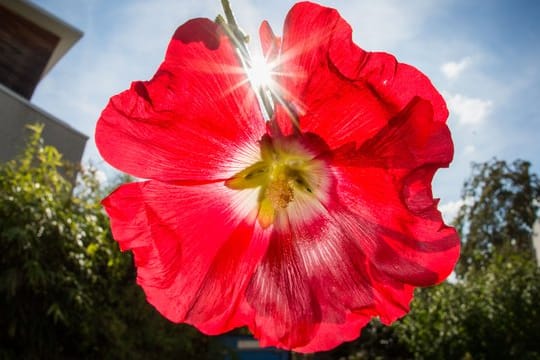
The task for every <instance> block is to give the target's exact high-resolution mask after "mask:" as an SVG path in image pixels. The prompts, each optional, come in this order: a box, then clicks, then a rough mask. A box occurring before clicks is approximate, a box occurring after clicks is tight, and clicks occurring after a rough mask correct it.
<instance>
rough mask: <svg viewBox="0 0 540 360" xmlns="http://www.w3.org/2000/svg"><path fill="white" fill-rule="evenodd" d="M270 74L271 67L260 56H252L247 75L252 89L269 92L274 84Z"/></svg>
mask: <svg viewBox="0 0 540 360" xmlns="http://www.w3.org/2000/svg"><path fill="white" fill-rule="evenodd" d="M272 72H273V69H272V66H271V65H270V64H269V63H268V62H267V61H266V59H265V58H264V57H263V56H262V55H259V54H255V55H253V56H252V58H251V61H250V64H249V67H248V69H247V73H248V77H249V81H250V82H251V85H252V86H253V88H255V89H257V90H259V89H264V90H271V89H272V88H273V87H274V83H275V82H274V80H273V79H272Z"/></svg>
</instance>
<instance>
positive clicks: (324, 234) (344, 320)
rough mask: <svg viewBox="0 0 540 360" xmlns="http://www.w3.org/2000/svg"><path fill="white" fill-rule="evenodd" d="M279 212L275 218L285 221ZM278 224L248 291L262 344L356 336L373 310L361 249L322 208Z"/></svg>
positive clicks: (320, 343)
mask: <svg viewBox="0 0 540 360" xmlns="http://www.w3.org/2000/svg"><path fill="white" fill-rule="evenodd" d="M283 216H286V215H282V217H281V219H279V220H278V223H283V222H285V223H287V222H288V220H287V218H284V217H283ZM282 225H283V224H282ZM280 228H282V226H277V227H276V230H274V232H273V234H272V237H271V239H270V244H269V247H268V251H267V253H266V255H265V257H264V258H263V260H262V262H261V264H260V266H259V267H258V268H257V270H256V272H255V275H254V277H253V279H252V281H251V283H250V286H249V288H248V291H247V293H246V301H247V303H248V304H249V306H250V307H251V308H253V310H254V313H255V320H254V323H253V324H252V325H251V326H250V327H251V329H252V331H253V332H254V334H255V335H256V336H257V337H258V338H260V341H261V344H262V345H265V346H267V345H275V346H279V347H284V348H288V349H294V350H295V351H319V350H327V349H329V348H330V347H333V346H336V345H338V344H339V343H341V342H343V341H347V340H352V339H354V338H356V337H358V335H359V333H360V329H361V328H362V326H364V325H365V323H366V322H367V321H369V318H370V317H371V316H373V315H374V314H375V309H374V307H375V296H374V294H373V289H372V285H371V280H370V279H369V276H368V273H367V269H368V261H367V259H366V257H365V256H364V253H363V251H362V249H361V248H359V247H358V246H357V244H356V242H355V240H354V238H352V237H351V236H350V234H349V233H346V232H344V231H343V228H341V227H340V226H339V224H338V223H337V222H336V221H335V220H334V219H331V218H330V217H328V216H325V215H324V210H323V212H321V213H320V216H319V217H317V218H316V219H314V220H311V221H309V223H304V222H303V221H301V220H300V221H298V222H296V223H291V224H289V226H286V225H285V227H284V228H282V230H279V229H280ZM338 329H339V330H340V331H339V332H338V333H333V331H335V330H338ZM330 335H331V336H330Z"/></svg>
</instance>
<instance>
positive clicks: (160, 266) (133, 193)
mask: <svg viewBox="0 0 540 360" xmlns="http://www.w3.org/2000/svg"><path fill="white" fill-rule="evenodd" d="M239 194H240V192H238V191H234V190H230V189H228V188H226V187H225V186H224V185H223V184H208V185H201V186H175V185H170V184H165V183H160V182H156V181H149V182H143V183H132V184H127V185H123V186H121V187H120V188H119V189H117V190H116V191H115V192H113V193H112V194H111V195H110V196H109V197H107V198H106V199H105V200H104V201H103V204H104V206H105V208H106V210H107V213H108V214H109V216H110V218H111V227H112V230H113V235H114V238H115V239H116V240H117V241H118V242H119V243H120V246H121V248H122V249H123V250H132V251H133V253H134V256H135V263H136V265H137V281H138V283H139V285H141V286H142V288H143V289H144V291H145V293H146V296H147V299H148V301H149V302H150V303H151V304H153V305H154V306H155V307H156V308H157V310H158V311H159V312H161V313H162V314H163V315H164V316H165V317H167V318H168V319H170V320H171V321H175V322H188V323H191V324H193V325H195V326H197V327H198V328H200V329H201V330H202V331H205V332H207V333H221V332H225V331H228V330H230V329H231V328H233V327H236V326H240V325H242V324H245V323H246V322H247V320H246V319H245V318H244V315H243V314H242V313H241V312H239V311H238V305H239V304H240V302H241V300H242V299H243V294H244V292H245V288H246V287H247V284H248V282H249V280H250V278H251V276H252V273H253V271H254V267H255V265H256V264H257V263H258V262H259V261H260V258H261V257H262V254H263V253H264V251H265V249H266V246H267V241H266V239H265V238H264V236H263V235H260V234H259V235H256V236H253V227H254V223H255V221H254V216H250V215H249V214H248V212H247V211H246V210H245V209H246V208H249V207H250V206H252V205H256V196H255V197H254V198H253V199H251V200H250V199H246V198H243V197H242V196H241V195H239ZM255 195H256V194H255ZM255 213H256V207H254V211H253V215H255ZM246 219H250V220H246Z"/></svg>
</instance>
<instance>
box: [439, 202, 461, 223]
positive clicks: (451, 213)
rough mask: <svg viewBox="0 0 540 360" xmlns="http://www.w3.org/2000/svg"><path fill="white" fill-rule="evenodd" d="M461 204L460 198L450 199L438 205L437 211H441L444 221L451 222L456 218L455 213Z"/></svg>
mask: <svg viewBox="0 0 540 360" xmlns="http://www.w3.org/2000/svg"><path fill="white" fill-rule="evenodd" d="M462 205H463V200H462V199H459V200H457V201H450V202H448V203H446V204H443V205H439V211H440V212H441V213H442V216H443V219H444V221H445V222H446V223H451V222H452V221H453V220H454V219H455V218H456V216H457V213H458V211H459V209H460V208H461V206H462Z"/></svg>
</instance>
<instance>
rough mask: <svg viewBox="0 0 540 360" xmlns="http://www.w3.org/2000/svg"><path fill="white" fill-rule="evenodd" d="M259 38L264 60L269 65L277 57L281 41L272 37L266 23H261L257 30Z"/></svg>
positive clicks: (272, 33)
mask: <svg viewBox="0 0 540 360" xmlns="http://www.w3.org/2000/svg"><path fill="white" fill-rule="evenodd" d="M259 37H260V38H261V46H262V50H263V54H264V58H265V59H266V61H267V62H268V63H271V62H272V61H273V60H275V59H276V57H277V56H278V55H279V49H280V48H281V39H280V38H279V37H277V36H276V35H274V32H273V31H272V28H271V27H270V24H269V23H268V21H263V22H262V24H261V26H260V28H259Z"/></svg>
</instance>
